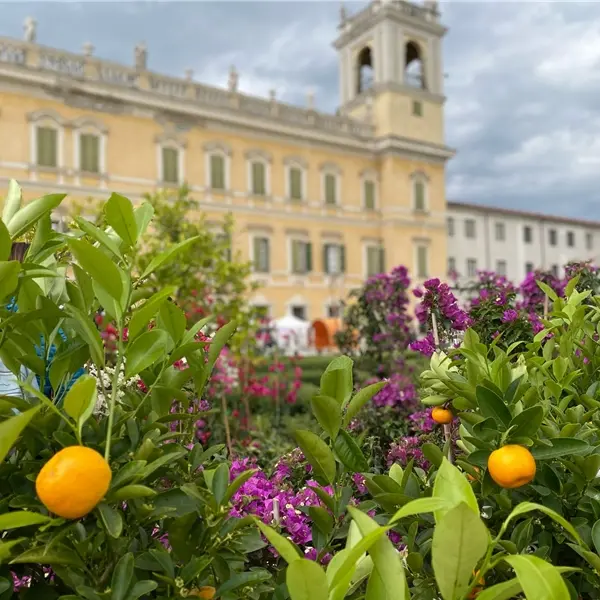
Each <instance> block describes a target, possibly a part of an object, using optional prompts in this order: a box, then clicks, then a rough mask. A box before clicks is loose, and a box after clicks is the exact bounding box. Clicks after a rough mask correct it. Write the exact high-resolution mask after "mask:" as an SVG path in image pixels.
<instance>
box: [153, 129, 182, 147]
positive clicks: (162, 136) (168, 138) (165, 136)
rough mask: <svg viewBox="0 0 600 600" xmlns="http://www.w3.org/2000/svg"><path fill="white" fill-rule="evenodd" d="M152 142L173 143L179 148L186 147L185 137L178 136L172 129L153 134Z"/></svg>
mask: <svg viewBox="0 0 600 600" xmlns="http://www.w3.org/2000/svg"><path fill="white" fill-rule="evenodd" d="M154 142H155V143H156V144H161V145H167V144H174V145H175V146H177V147H178V148H181V149H185V148H187V142H186V141H185V139H183V138H182V137H180V136H178V135H177V134H176V133H173V132H172V131H165V132H163V133H159V134H158V135H155V136H154Z"/></svg>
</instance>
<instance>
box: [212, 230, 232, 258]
mask: <svg viewBox="0 0 600 600" xmlns="http://www.w3.org/2000/svg"><path fill="white" fill-rule="evenodd" d="M216 241H217V243H218V244H219V246H220V247H221V249H222V252H223V259H224V260H226V261H228V262H231V258H232V255H233V253H232V250H231V237H230V236H229V234H227V233H220V234H218V235H217V236H216Z"/></svg>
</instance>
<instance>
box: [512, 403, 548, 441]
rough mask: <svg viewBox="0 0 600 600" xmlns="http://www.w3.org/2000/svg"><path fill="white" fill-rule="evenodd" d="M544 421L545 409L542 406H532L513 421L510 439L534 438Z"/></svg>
mask: <svg viewBox="0 0 600 600" xmlns="http://www.w3.org/2000/svg"><path fill="white" fill-rule="evenodd" d="M543 419H544V409H543V408H542V407H541V406H532V407H531V408H527V409H525V410H524V411H523V412H522V413H519V414H518V415H517V416H516V417H515V418H514V419H512V420H511V422H510V424H509V426H508V428H509V429H510V434H509V439H510V438H514V437H533V436H534V435H535V434H536V433H537V431H538V429H539V428H540V425H541V424H542V421H543Z"/></svg>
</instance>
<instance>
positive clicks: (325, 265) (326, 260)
mask: <svg viewBox="0 0 600 600" xmlns="http://www.w3.org/2000/svg"><path fill="white" fill-rule="evenodd" d="M329 269H330V265H329V244H324V245H323V272H324V273H325V274H326V275H328V274H329V272H330V271H329Z"/></svg>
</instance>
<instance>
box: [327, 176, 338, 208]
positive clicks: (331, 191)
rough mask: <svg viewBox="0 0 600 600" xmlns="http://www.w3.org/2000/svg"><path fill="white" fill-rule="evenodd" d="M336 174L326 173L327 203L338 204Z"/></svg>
mask: <svg viewBox="0 0 600 600" xmlns="http://www.w3.org/2000/svg"><path fill="white" fill-rule="evenodd" d="M336 184H337V181H336V176H335V175H333V174H332V173H326V174H325V186H324V187H325V204H337V195H336Z"/></svg>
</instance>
